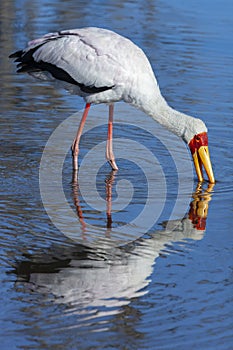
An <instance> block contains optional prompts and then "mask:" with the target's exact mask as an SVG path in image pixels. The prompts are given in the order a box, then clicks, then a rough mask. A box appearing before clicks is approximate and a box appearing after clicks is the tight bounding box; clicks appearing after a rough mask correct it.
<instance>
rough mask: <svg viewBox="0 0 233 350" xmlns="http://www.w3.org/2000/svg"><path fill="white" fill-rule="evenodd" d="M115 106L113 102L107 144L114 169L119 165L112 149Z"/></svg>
mask: <svg viewBox="0 0 233 350" xmlns="http://www.w3.org/2000/svg"><path fill="white" fill-rule="evenodd" d="M113 107H114V105H113V104H111V105H110V106H109V117H108V139H107V145H106V158H107V160H108V161H109V163H110V165H111V167H112V170H118V167H117V165H116V162H115V157H114V154H113V150H112V129H113Z"/></svg>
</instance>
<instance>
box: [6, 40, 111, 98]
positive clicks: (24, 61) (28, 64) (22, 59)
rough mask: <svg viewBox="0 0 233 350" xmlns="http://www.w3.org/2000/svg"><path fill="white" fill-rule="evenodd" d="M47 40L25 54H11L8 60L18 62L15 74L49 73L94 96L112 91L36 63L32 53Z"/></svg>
mask: <svg viewBox="0 0 233 350" xmlns="http://www.w3.org/2000/svg"><path fill="white" fill-rule="evenodd" d="M58 38H59V37H57V38H53V39H49V40H57V39H58ZM49 40H47V41H45V42H43V43H42V44H41V45H38V46H36V47H34V48H32V49H30V50H29V51H27V52H25V51H23V50H19V51H16V52H14V53H12V54H11V55H10V56H9V58H15V61H14V62H18V64H17V73H33V72H41V71H42V72H44V71H45V72H49V73H50V74H51V75H52V76H53V77H54V78H55V79H58V80H61V81H65V82H67V83H70V84H73V85H76V86H78V87H79V88H80V90H81V91H83V92H85V93H87V94H94V93H99V92H103V91H106V90H110V89H112V88H113V87H114V86H101V87H96V86H94V85H93V86H86V85H84V84H81V83H79V82H78V81H76V80H75V79H73V78H72V77H71V75H70V74H69V73H67V72H66V71H65V70H64V69H62V68H59V67H57V66H56V65H54V64H51V63H48V62H44V61H39V62H36V61H35V60H34V58H33V54H34V52H35V51H36V50H37V49H38V48H39V47H41V46H43V45H44V44H46V42H48V41H49Z"/></svg>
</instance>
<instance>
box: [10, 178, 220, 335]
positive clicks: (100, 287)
mask: <svg viewBox="0 0 233 350" xmlns="http://www.w3.org/2000/svg"><path fill="white" fill-rule="evenodd" d="M113 182H114V173H111V174H110V175H109V176H108V177H107V179H106V198H107V210H106V215H107V224H106V235H110V234H111V226H112V224H113V221H112V217H111V191H112V185H113ZM212 190H213V185H208V186H207V187H206V188H204V187H203V186H202V185H201V184H199V185H198V186H197V188H196V191H195V192H194V193H193V195H192V200H191V203H190V208H189V212H188V214H187V216H186V217H184V218H183V219H181V220H172V221H168V222H164V223H163V225H162V226H163V228H161V230H156V231H154V232H151V233H150V234H147V236H145V237H142V238H139V239H137V240H135V241H134V242H131V243H128V244H125V245H124V246H121V247H111V248H109V249H107V248H103V249H101V248H100V247H99V246H98V248H96V249H95V248H94V247H92V248H90V247H85V245H81V244H73V245H72V246H65V247H64V246H61V245H60V244H53V245H52V246H51V247H50V248H49V249H48V250H47V252H46V253H41V252H38V253H37V254H33V255H30V254H25V255H24V256H23V257H22V260H23V261H18V262H17V263H16V264H15V267H14V269H13V271H11V272H12V273H14V274H16V275H17V281H16V282H15V288H16V289H17V290H20V291H21V292H27V293H28V292H29V293H36V294H41V295H42V296H43V298H45V299H46V301H53V302H54V303H55V304H59V305H63V306H66V307H67V308H68V309H69V315H76V316H77V315H78V316H79V318H78V320H77V322H76V324H75V326H74V327H82V326H87V325H88V322H89V321H90V320H92V321H93V320H95V321H96V322H97V324H98V322H100V324H101V323H102V322H103V318H105V317H107V316H110V315H115V314H118V313H122V312H125V309H124V308H122V306H126V305H129V304H130V303H131V301H132V300H133V299H134V298H136V297H139V296H142V295H145V294H146V293H147V292H148V285H149V284H150V276H151V274H152V271H153V266H154V264H155V260H156V259H157V258H159V257H163V258H164V257H166V256H167V254H169V252H170V250H172V245H173V243H175V242H176V243H177V242H178V243H179V244H180V245H181V246H180V252H182V250H184V251H185V249H186V248H185V242H188V241H189V240H201V239H202V238H203V235H204V232H205V227H206V219H207V214H208V207H209V202H210V200H211V196H212ZM73 196H74V203H75V206H76V212H77V216H78V218H79V220H80V222H81V226H82V227H83V235H84V236H85V213H84V212H83V210H82V207H81V206H80V201H79V189H78V182H77V177H76V176H74V178H73ZM182 242H183V244H182ZM177 252H178V253H179V249H178V250H177ZM168 283H169V281H168ZM80 317H81V318H80ZM95 329H96V324H95Z"/></svg>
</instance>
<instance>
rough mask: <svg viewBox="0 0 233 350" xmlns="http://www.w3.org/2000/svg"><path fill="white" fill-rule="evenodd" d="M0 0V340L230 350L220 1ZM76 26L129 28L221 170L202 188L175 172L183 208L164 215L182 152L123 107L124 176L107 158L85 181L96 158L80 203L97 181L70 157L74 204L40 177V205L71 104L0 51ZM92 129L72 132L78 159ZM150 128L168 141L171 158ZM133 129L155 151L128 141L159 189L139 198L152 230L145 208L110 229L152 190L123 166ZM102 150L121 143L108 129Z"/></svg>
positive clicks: (228, 50)
mask: <svg viewBox="0 0 233 350" xmlns="http://www.w3.org/2000/svg"><path fill="white" fill-rule="evenodd" d="M32 5H33V6H32ZM0 6H1V12H0V13H1V15H0V16H1V17H0V18H1V40H0V45H1V50H0V55H1V61H0V62H1V63H0V70H1V82H2V89H1V97H0V103H1V120H0V123H1V143H0V147H1V152H0V157H1V164H0V171H1V203H0V206H1V234H0V247H1V263H0V268H1V270H0V274H1V281H2V283H1V297H0V298H1V313H0V318H1V331H0V334H1V348H2V349H28V348H30V349H33V348H35V349H51V348H54V349H187V348H192V349H213V348H218V349H231V348H232V346H233V339H232V311H233V310H232V294H233V293H232V291H233V290H232V266H233V258H232V242H233V240H232V233H233V232H232V231H233V230H232V197H233V196H232V194H233V186H232V175H233V171H232V169H233V167H232V165H233V164H232V152H233V141H232V130H233V129H232V127H233V125H232V87H233V86H232V58H233V49H232V48H233V45H232V37H233V35H232V34H233V33H232V28H233V26H232V10H233V9H232V3H231V1H227V0H224V1H221V2H218V1H211V2H210V1H208V0H207V1H204V2H203V1H191V2H190V1H189V2H187V4H186V3H185V2H183V1H171V0H160V1H152V2H147V3H145V1H136V2H130V1H124V2H121V1H119V2H115V3H111V2H107V1H106V2H105V1H102V2H101V3H100V2H98V1H91V2H89V3H86V2H84V1H83V2H82V1H80V2H78V3H77V2H75V1H73V0H70V1H66V2H62V1H33V3H31V2H30V3H29V2H28V1H18V0H17V1H15V2H8V1H4V0H3V1H1V5H0ZM82 26H101V27H107V28H110V29H113V30H116V31H117V32H119V33H121V34H123V35H125V36H127V37H130V38H131V39H133V40H134V41H135V42H136V43H137V44H138V45H139V46H140V47H142V48H143V49H144V51H145V52H146V54H147V55H148V57H149V58H150V61H151V64H152V67H153V69H154V70H155V72H156V76H157V78H158V81H159V84H160V87H161V91H162V93H163V95H164V96H165V97H166V99H167V100H168V102H169V103H170V104H171V105H172V106H173V107H174V108H176V109H178V110H180V111H183V112H185V113H187V114H190V115H194V116H198V117H201V118H202V119H203V120H204V121H205V122H206V124H207V126H208V129H209V143H210V152H211V158H212V162H213V166H214V172H215V175H216V178H217V183H216V185H215V186H214V187H213V188H211V187H208V185H207V184H206V183H205V184H203V186H202V187H198V186H197V183H194V184H193V180H192V179H193V177H192V176H191V175H190V173H189V172H188V175H187V176H185V171H184V172H183V171H182V170H181V172H179V175H181V176H183V177H182V179H183V180H182V185H183V187H182V192H181V193H180V197H179V200H180V205H179V206H178V207H177V208H176V210H175V212H173V209H174V206H175V203H176V202H177V188H178V187H177V186H178V181H179V177H178V175H177V174H176V164H175V163H174V157H175V159H177V161H178V162H179V164H182V162H183V161H184V160H185V159H186V154H185V148H184V147H183V145H181V144H180V142H181V141H180V140H177V139H173V138H172V136H169V135H168V134H166V131H164V130H162V129H159V128H158V129H156V130H159V131H156V134H155V135H156V137H154V136H153V138H152V137H151V135H150V134H148V133H146V132H144V131H143V130H142V129H143V127H144V128H145V129H147V128H149V125H150V123H152V122H153V121H151V120H149V118H148V117H147V116H144V115H143V114H142V113H141V112H138V111H135V110H133V109H132V108H131V107H127V106H125V105H124V104H119V105H118V106H117V107H116V128H115V136H116V138H119V139H121V140H123V141H122V143H120V144H122V145H123V151H124V150H125V158H126V159H123V157H122V156H120V157H119V159H118V165H119V166H120V171H119V172H118V173H117V174H112V173H111V172H110V169H109V167H108V165H107V164H105V161H104V160H103V159H104V153H101V152H98V155H99V156H98V157H100V158H98V157H97V156H96V157H94V158H93V157H92V158H91V160H92V162H93V163H89V162H87V163H86V165H85V167H84V168H83V171H84V173H83V175H84V178H85V175H86V178H87V179H88V181H91V180H90V179H91V177H90V167H91V166H93V167H98V165H99V164H102V165H101V167H99V170H98V174H97V177H96V193H95V195H91V196H90V197H91V198H89V199H88V200H87V199H86V197H85V195H89V194H90V193H92V192H91V191H93V187H92V186H90V185H89V188H88V191H87V192H85V191H84V192H82V186H81V185H83V184H80V183H79V182H77V181H76V179H75V178H74V177H73V174H72V169H71V158H70V153H68V154H67V156H66V157H65V160H64V167H63V177H62V184H63V189H64V194H65V199H66V201H67V202H66V203H68V205H69V207H70V208H71V210H72V213H73V214H70V213H67V211H66V207H64V201H62V200H61V198H60V197H59V198H57V197H56V195H57V192H56V189H57V187H56V183H55V182H53V181H51V179H49V180H48V182H47V186H48V187H47V190H48V191H51V193H52V194H53V193H54V196H52V197H53V199H54V202H53V203H52V204H53V205H51V206H50V209H49V210H50V211H49V210H48V208H47V211H46V210H45V207H44V205H43V203H42V199H41V194H40V186H39V170H40V162H41V156H42V153H43V150H44V147H45V145H46V142H47V140H48V139H49V137H50V135H51V134H52V133H53V132H54V130H55V129H56V128H57V127H58V126H59V125H61V123H62V122H63V121H64V120H67V118H68V117H69V116H72V115H74V114H75V113H76V112H77V111H79V110H81V109H82V108H83V101H82V100H81V99H80V98H78V97H76V96H72V95H70V94H69V93H68V92H66V91H62V90H55V89H54V88H53V86H51V85H50V84H48V83H42V82H36V83H35V81H34V80H33V79H32V78H31V77H29V76H26V75H16V74H15V68H14V66H13V65H12V63H11V62H10V61H9V59H8V55H9V53H11V52H12V51H14V50H16V49H19V48H21V47H22V46H24V45H25V43H26V41H27V40H30V39H32V38H35V37H38V36H40V35H42V34H44V33H46V32H51V31H53V30H57V29H68V28H75V27H82ZM98 108H100V109H98ZM98 108H97V109H96V110H95V111H93V112H92V113H93V114H92V115H91V116H93V118H91V116H90V121H89V122H90V123H93V126H94V125H95V123H94V120H96V119H97V118H98V115H100V116H101V118H103V123H104V119H105V116H106V122H107V107H106V106H100V107H98ZM125 122H127V127H124V126H123V123H125ZM134 122H135V123H136V125H137V127H135V126H133V123H134ZM130 124H131V125H130ZM77 125H78V117H77ZM90 125H92V124H90ZM76 127H77V126H76V125H75V126H74V130H73V132H74V133H75V131H76ZM90 129H91V130H89V131H88V132H86V134H85V135H84V137H83V139H82V143H81V148H82V151H81V154H80V161H81V160H82V159H85V157H86V155H88V154H89V151H90V150H92V149H93V147H95V146H96V145H98V144H102V142H104V141H105V131H106V129H105V126H101V127H98V128H91V127H90ZM71 131H72V130H71ZM71 131H68V130H64V147H69V143H71V142H72V137H71V136H70V132H71ZM158 135H159V136H158ZM162 137H166V138H167V139H168V140H169V139H170V137H171V140H172V144H174V150H173V152H175V153H173V156H171V154H170V153H169V152H168V150H167V148H166V147H164V145H163V144H162V143H161V142H160V141H161V140H160V138H162ZM126 138H128V141H127V142H128V143H127V142H126V141H125V139H126ZM155 138H157V139H156V142H155ZM132 140H134V141H137V143H138V145H143V146H144V147H145V148H146V149H149V150H150V151H151V152H152V154H153V155H154V157H155V158H154V160H153V162H151V161H150V159H147V158H146V157H145V156H144V153H140V152H139V151H140V147H139V146H137V147H139V148H138V149H137V148H135V151H136V153H137V154H138V159H139V161H143V162H144V163H143V164H144V167H145V168H144V169H143V170H145V171H146V174H147V176H148V177H149V178H150V179H151V180H152V183H151V184H152V189H155V190H156V191H157V192H156V195H153V196H151V202H150V203H152V208H154V209H155V210H154V211H155V213H156V215H157V220H156V221H155V222H154V224H153V225H149V226H150V227H148V222H149V219H150V215H151V213H150V212H149V211H146V212H145V216H144V217H143V219H142V220H141V221H140V222H137V223H136V224H135V223H134V224H133V225H131V226H130V228H128V227H127V229H124V230H123V231H119V228H120V227H124V225H125V224H126V223H129V222H133V220H134V219H135V218H137V217H138V215H139V214H140V212H141V211H142V210H143V208H144V207H145V204H146V200H147V198H148V193H150V191H149V190H148V184H147V179H148V177H147V176H146V175H145V173H144V172H143V171H141V169H140V167H139V166H138V165H137V164H135V163H134V162H132V161H131V159H132V158H131V157H132V153H131V151H132V147H131V148H130V147H129V146H127V145H129V142H131V141H132ZM124 142H125V143H124ZM114 145H115V151H116V154H117V153H118V152H119V153H118V154H121V152H122V147H117V140H116V142H115V144H114ZM53 151H54V152H55V153H54V154H56V149H55V150H53ZM137 151H138V152H137ZM57 152H58V151H57ZM96 154H97V153H96ZM101 155H102V157H103V159H102V158H101ZM90 157H91V154H90ZM156 159H157V161H156ZM88 160H89V159H88ZM152 163H153V166H154V167H155V168H153V167H152ZM83 164H84V163H83ZM90 164H91V165H90ZM187 164H188V163H187ZM48 166H49V164H48ZM51 171H52V170H51ZM85 171H86V173H85ZM50 174H51V173H50ZM154 174H160V175H161V176H154ZM55 175H56V171H55ZM94 180H95V179H94ZM94 180H93V181H94ZM122 181H125V182H122ZM88 184H89V183H88ZM117 184H119V185H118V187H117ZM130 184H131V185H130ZM84 185H85V184H84ZM122 186H123V188H122ZM124 186H127V198H128V196H129V194H130V193H131V189H133V192H132V193H131V194H132V200H131V201H130V202H129V204H128V205H127V206H126V207H124V206H123V209H121V210H119V208H120V206H121V205H123V204H124V203H125V200H126V198H124V193H125V188H126V187H124ZM163 186H165V187H163ZM53 189H54V192H53ZM80 189H81V191H80ZM164 189H166V191H165V192H164ZM49 193H50V192H49ZM152 193H153V192H152ZM164 193H165V194H166V195H165V197H163V195H164ZM91 199H92V200H93V202H92V204H93V206H91V205H89V200H91ZM106 199H107V202H106ZM110 199H112V201H111V200H110ZM114 201H115V204H114ZM111 203H112V211H111V213H112V216H111V217H109V216H108V215H107V213H108V212H109V208H110V207H109V206H110V205H111ZM161 203H162V204H163V205H162V204H161ZM181 204H182V205H181ZM114 205H115V207H114ZM150 208H151V207H150ZM56 211H57V213H58V214H59V215H57V219H58V220H59V222H60V224H61V225H63V228H64V230H65V232H66V233H67V232H68V233H69V234H68V235H67V234H64V232H62V231H61V230H59V229H58V228H57V227H56V226H55V225H54V223H52V222H51V220H50V218H49V216H48V214H49V215H50V214H51V213H52V214H54V213H55V212H56ZM152 214H154V213H152ZM167 221H169V222H167ZM68 229H69V231H67V230H68Z"/></svg>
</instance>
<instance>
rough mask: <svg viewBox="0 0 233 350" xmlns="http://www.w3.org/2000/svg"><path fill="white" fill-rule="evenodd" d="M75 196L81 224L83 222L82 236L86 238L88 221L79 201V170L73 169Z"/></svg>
mask: <svg viewBox="0 0 233 350" xmlns="http://www.w3.org/2000/svg"><path fill="white" fill-rule="evenodd" d="M72 184H73V197H74V205H75V207H76V213H77V215H78V218H79V221H80V224H81V230H82V238H83V239H86V237H85V232H86V223H85V221H84V216H83V211H82V207H81V205H80V202H79V187H78V172H77V170H74V171H73V181H72Z"/></svg>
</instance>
